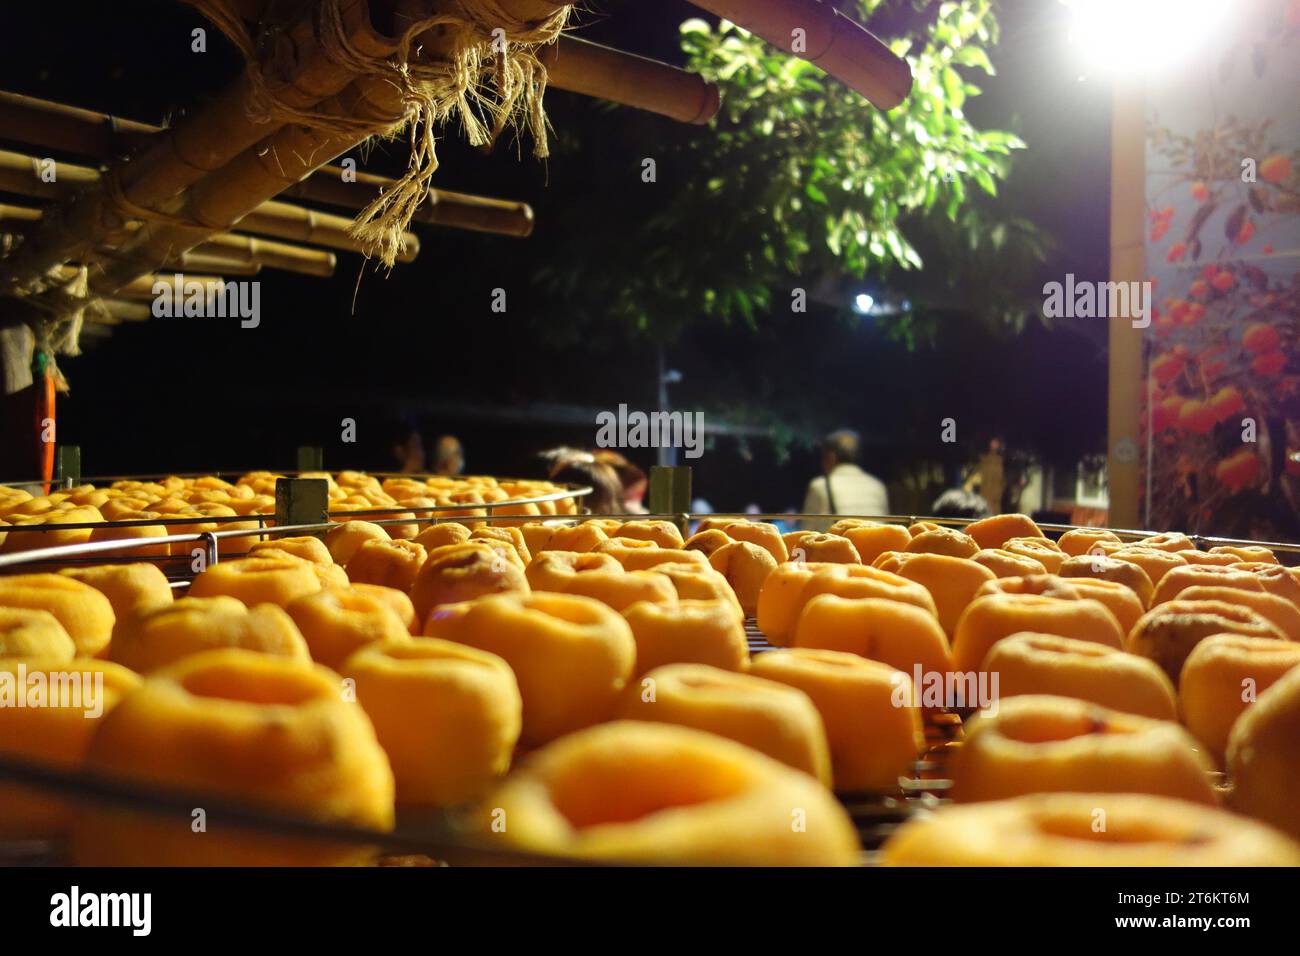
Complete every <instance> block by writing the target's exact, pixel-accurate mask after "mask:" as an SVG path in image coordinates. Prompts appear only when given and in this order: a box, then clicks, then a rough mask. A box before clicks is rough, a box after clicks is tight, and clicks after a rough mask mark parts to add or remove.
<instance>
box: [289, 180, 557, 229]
mask: <svg viewBox="0 0 1300 956" xmlns="http://www.w3.org/2000/svg"><path fill="white" fill-rule="evenodd" d="M352 176H355V181H345V180H344V178H343V170H342V169H340V168H339V167H338V166H323V167H321V169H319V170H318V171H317V172H316V173H315V174H313V175H311V176H308V177H307V178H306V179H304V180H303V181H302V182H299V183H295V184H294V185H292V186H290V187H289V188H288V189H286V190H285V191H284V193H283V194H282V195H285V196H291V197H293V198H294V199H305V200H307V201H308V202H317V203H324V204H325V205H328V206H339V207H342V208H344V209H364V208H365V207H366V206H368V205H369V204H370V203H371V202H372V201H373V200H374V198H375V197H376V196H378V195H379V194H380V193H381V192H383V191H384V190H385V189H388V188H390V187H391V186H392V185H393V180H391V179H389V178H388V177H387V176H376V175H374V174H372V173H354V174H351V176H349V179H351V178H352ZM415 219H416V221H417V222H423V223H427V224H429V225H433V226H449V227H452V228H456V229H469V230H472V231H474V232H490V233H496V234H498V235H505V236H528V235H531V234H532V231H533V210H532V207H531V206H529V205H528V203H524V202H514V201H512V200H508V199H492V198H490V197H487V196H472V195H470V194H468V193H458V192H452V191H451V190H447V189H433V190H430V191H429V198H428V199H426V200H425V201H424V203H423V204H422V205H421V206H420V208H419V209H417V210H416V211H415Z"/></svg>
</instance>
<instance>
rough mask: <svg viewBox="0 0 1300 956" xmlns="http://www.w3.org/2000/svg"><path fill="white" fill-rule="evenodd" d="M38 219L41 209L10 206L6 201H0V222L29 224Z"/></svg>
mask: <svg viewBox="0 0 1300 956" xmlns="http://www.w3.org/2000/svg"><path fill="white" fill-rule="evenodd" d="M40 221H41V211H40V210H39V209H28V208H26V207H25V206H11V205H9V204H8V203H0V222H6V223H9V222H13V223H20V224H29V223H33V222H40Z"/></svg>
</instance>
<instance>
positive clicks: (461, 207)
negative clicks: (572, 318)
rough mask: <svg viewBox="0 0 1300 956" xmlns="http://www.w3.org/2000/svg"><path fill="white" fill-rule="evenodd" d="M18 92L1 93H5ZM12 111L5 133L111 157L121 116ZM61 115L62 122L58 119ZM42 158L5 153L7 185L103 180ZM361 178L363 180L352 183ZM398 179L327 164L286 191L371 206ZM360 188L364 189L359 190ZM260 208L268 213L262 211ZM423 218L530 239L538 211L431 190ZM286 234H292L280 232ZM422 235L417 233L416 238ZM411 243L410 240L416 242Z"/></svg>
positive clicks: (2, 124)
mask: <svg viewBox="0 0 1300 956" xmlns="http://www.w3.org/2000/svg"><path fill="white" fill-rule="evenodd" d="M7 96H12V94H0V104H2V103H3V102H4V101H3V97H7ZM9 106H10V108H9V109H8V110H7V111H6V110H5V109H4V108H0V136H4V137H6V138H9V139H13V140H16V141H21V142H25V143H28V144H29V145H31V146H34V147H51V148H53V147H54V146H55V140H56V139H57V141H58V142H59V143H62V144H63V145H64V146H66V148H67V151H68V152H74V153H82V154H85V155H88V156H94V157H96V158H101V159H102V158H106V157H107V153H106V152H104V150H103V144H102V143H101V142H100V139H102V135H101V128H102V126H103V125H104V124H105V123H107V122H108V121H109V120H112V119H113V118H112V117H110V116H108V115H106V114H104V113H94V112H92V111H90V110H79V109H75V108H73V107H65V106H63V104H61V103H53V102H50V101H49V100H40V99H37V98H36V97H32V96H22V97H17V98H16V99H14V100H13V101H10V103H9ZM51 114H52V115H53V117H54V120H51V119H50V115H51ZM51 122H55V123H57V124H58V125H57V129H56V132H55V133H54V135H53V136H52V137H46V136H45V135H44V133H43V131H44V130H46V129H49V128H50V124H51ZM114 122H117V123H129V124H130V125H129V129H131V130H136V129H140V130H144V131H147V132H148V133H161V132H164V130H163V128H162V127H160V126H150V125H148V124H146V123H138V122H134V121H128V120H114ZM40 162H41V160H40V159H38V158H35V157H31V156H25V155H22V154H20V153H11V152H8V151H5V150H0V190H3V191H6V192H13V193H18V194H20V195H24V196H32V197H34V198H37V199H58V198H61V197H63V196H66V195H67V194H68V192H69V188H68V186H67V183H68V182H69V181H71V182H72V183H73V184H75V185H77V186H87V185H92V184H95V183H98V182H99V173H98V171H96V170H94V169H91V168H89V167H87V166H77V165H74V164H71V163H62V162H61V163H59V164H58V166H57V171H58V175H59V181H58V182H56V183H46V182H43V181H42V180H41V178H40V176H39V175H38V173H39V167H38V165H37V164H39V163H40ZM353 175H355V177H356V179H355V182H352V181H349V180H351V178H352V176H353ZM393 182H394V180H392V179H390V178H388V177H386V176H376V175H373V174H370V173H355V174H352V173H349V174H348V175H347V176H346V177H345V174H344V170H343V169H342V168H341V167H339V166H328V165H327V166H322V167H321V168H320V169H319V170H317V171H316V172H315V173H313V174H312V175H311V176H309V177H308V178H307V179H304V180H303V181H302V182H299V183H295V184H294V185H293V186H290V187H289V188H288V189H286V190H285V191H284V195H286V196H291V197H294V198H299V199H307V200H310V201H312V202H319V203H324V204H326V205H330V206H340V207H342V208H344V209H363V208H365V207H366V206H367V205H368V204H369V203H370V202H371V201H372V200H373V199H374V198H375V196H376V195H377V194H378V192H379V191H380V190H384V189H388V188H390V187H391V186H392V185H393ZM357 185H360V186H362V187H367V188H362V189H356V188H355V186H357ZM259 211H261V210H260V209H259ZM415 218H416V220H417V221H418V222H424V223H428V224H429V225H434V226H448V227H451V228H457V229H469V230H473V231H476V232H490V233H497V234H501V235H509V236H527V235H529V234H531V233H532V231H533V212H532V209H530V208H529V207H528V205H527V204H526V203H521V202H513V201H510V200H504V199H493V198H490V197H486V196H473V195H469V194H467V193H458V192H452V191H450V190H445V189H435V190H432V191H431V192H430V194H429V200H428V202H426V203H425V204H424V205H422V206H421V207H420V209H419V210H418V211H417V212H416V215H415ZM279 238H292V237H286V236H280V237H279ZM411 238H414V237H411ZM408 244H409V240H408Z"/></svg>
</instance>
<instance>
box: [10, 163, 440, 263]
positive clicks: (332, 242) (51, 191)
mask: <svg viewBox="0 0 1300 956" xmlns="http://www.w3.org/2000/svg"><path fill="white" fill-rule="evenodd" d="M40 162H41V161H40V160H39V159H36V158H35V157H29V156H23V155H21V154H19V153H10V152H6V151H4V150H0V189H3V190H7V191H10V192H17V193H20V194H23V195H33V196H39V197H40V198H49V199H57V198H59V197H62V196H66V195H67V194H68V193H69V192H70V191H71V189H72V187H73V185H86V184H93V183H97V182H99V173H98V172H96V171H95V170H93V169H91V168H89V167H88V166H77V165H75V164H72V163H59V164H58V166H57V169H56V172H57V174H58V177H59V179H58V181H56V182H54V183H47V182H45V181H43V180H42V179H41V178H40V176H39V175H38V170H39V169H40ZM70 184H71V185H70ZM34 218H36V219H39V218H40V217H39V215H37V216H35V217H34ZM237 225H238V226H239V228H240V229H241V230H244V231H247V232H258V233H262V234H264V235H268V236H272V237H274V238H277V239H291V240H297V241H301V242H307V243H311V244H314V245H319V246H327V247H329V248H331V249H341V250H344V251H349V252H360V251H362V250H361V243H359V242H358V241H357V240H356V239H354V238H352V236H350V235H348V227H350V226H351V225H352V220H350V219H346V218H344V217H342V216H334V215H331V214H329V213H323V212H316V211H314V210H310V209H303V208H302V207H301V206H294V205H291V204H289V203H283V202H275V201H271V202H266V203H263V204H262V205H261V206H259V207H258V208H257V209H255V210H253V211H252V212H251V213H249V214H248V215H247V216H246V217H244V218H243V219H241V220H240V221H239V222H238V224H237ZM405 241H406V249H405V252H403V253H402V255H401V256H399V257H398V259H399V261H401V262H411V261H413V260H414V259H415V257H416V256H417V255H418V254H419V251H420V240H419V239H418V238H417V237H416V236H415V234H414V233H411V232H408V233H406V237H405Z"/></svg>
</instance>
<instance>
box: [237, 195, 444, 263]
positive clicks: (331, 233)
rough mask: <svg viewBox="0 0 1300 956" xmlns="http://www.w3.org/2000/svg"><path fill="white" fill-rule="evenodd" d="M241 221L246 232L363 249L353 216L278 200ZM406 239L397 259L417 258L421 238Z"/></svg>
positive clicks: (409, 234)
mask: <svg viewBox="0 0 1300 956" xmlns="http://www.w3.org/2000/svg"><path fill="white" fill-rule="evenodd" d="M237 225H238V226H239V228H240V230H242V231H244V232H260V233H264V234H266V235H268V236H275V237H277V238H280V239H293V240H296V241H298V242H306V243H311V244H312V245H317V246H327V247H329V248H330V249H343V250H346V251H349V252H361V251H362V246H361V243H360V242H358V241H357V240H356V239H354V238H353V237H352V236H351V235H350V234H349V233H348V230H349V229H350V228H351V227H352V220H351V219H347V218H344V217H343V216H335V215H333V214H332V213H328V212H317V211H316V210H314V209H303V208H302V207H301V206H294V205H291V204H289V203H284V202H275V201H274V200H272V201H270V202H264V203H262V205H260V206H258V207H257V208H256V209H254V210H253V211H252V212H250V213H249V214H248V215H246V216H244V217H243V218H242V219H240V220H239V222H238V224H237ZM402 243H403V245H402V252H401V253H399V254H398V256H397V261H398V262H414V261H415V257H416V256H418V255H419V254H420V240H419V239H418V238H416V235H415V233H413V232H406V233H404V234H403V236H402Z"/></svg>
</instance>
